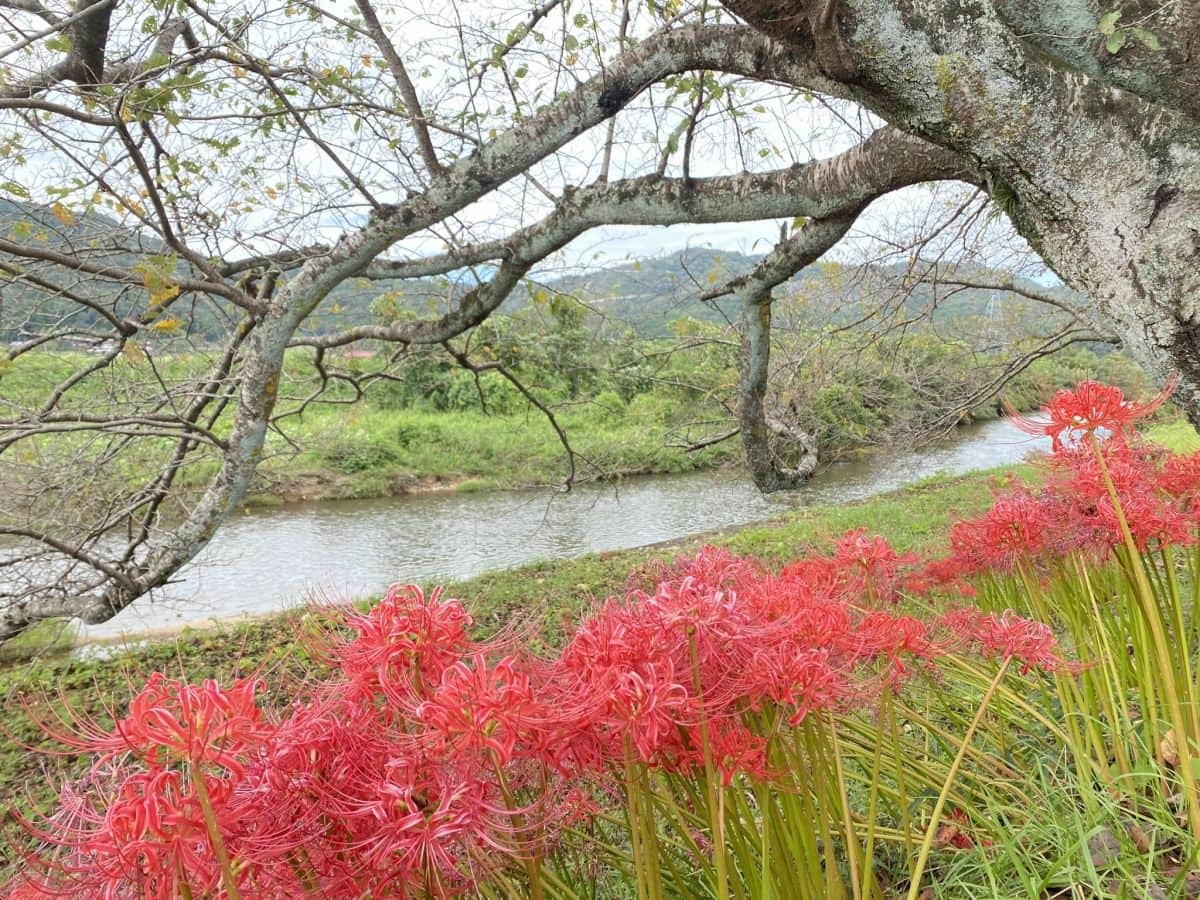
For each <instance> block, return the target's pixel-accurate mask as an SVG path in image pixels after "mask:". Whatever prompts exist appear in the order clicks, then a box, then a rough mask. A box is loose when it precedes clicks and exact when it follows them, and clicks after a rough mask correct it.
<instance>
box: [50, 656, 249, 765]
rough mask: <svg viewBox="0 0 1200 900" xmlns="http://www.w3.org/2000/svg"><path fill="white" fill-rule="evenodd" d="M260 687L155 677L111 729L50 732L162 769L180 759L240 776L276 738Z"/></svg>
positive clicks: (81, 746)
mask: <svg viewBox="0 0 1200 900" xmlns="http://www.w3.org/2000/svg"><path fill="white" fill-rule="evenodd" d="M260 687H261V681H260V680H259V679H257V678H242V679H238V680H237V681H235V682H233V684H231V685H230V686H229V687H227V688H222V687H220V686H219V685H218V684H217V683H216V682H215V681H212V680H207V681H204V682H203V683H201V684H199V685H193V684H188V683H186V682H184V681H181V680H179V679H174V678H167V677H166V676H164V675H162V674H161V673H159V672H155V673H154V674H152V675H151V676H150V679H149V680H148V681H147V682H146V685H145V686H144V687H143V688H142V689H141V690H140V691H138V693H137V694H135V695H134V697H133V699H131V700H130V701H129V712H128V714H127V715H125V716H123V717H121V718H119V719H118V720H117V722H116V724H115V725H114V726H113V728H112V729H111V730H110V729H104V728H101V727H100V726H99V725H97V724H96V723H95V722H94V721H90V720H88V721H81V722H78V723H71V722H66V723H65V727H63V728H61V729H58V728H53V729H52V728H50V727H48V726H44V727H45V729H46V730H47V732H48V733H50V735H51V736H52V737H54V738H55V739H56V740H58V741H60V742H61V743H63V744H65V745H67V746H68V747H72V748H74V749H76V750H80V751H84V752H88V753H97V754H102V755H103V756H104V757H105V758H107V757H112V756H116V755H119V754H123V753H133V754H135V755H137V756H139V757H141V758H142V759H143V760H144V761H145V762H147V763H148V764H150V765H152V766H161V765H169V764H170V762H171V757H174V758H177V759H182V760H186V761H188V762H191V763H196V764H199V763H205V764H211V765H217V766H222V767H225V768H227V769H230V770H232V771H235V772H236V773H238V774H240V771H241V765H242V763H241V759H242V757H243V756H244V755H245V754H246V753H247V752H248V751H249V750H250V749H252V748H253V747H255V746H257V745H258V744H260V743H261V742H262V741H263V739H264V738H265V737H266V736H267V735H268V734H269V733H270V726H268V725H267V724H266V723H265V722H264V721H263V718H262V711H261V710H260V709H259V707H258V704H257V701H256V699H255V694H256V693H257V692H258V690H259V688H260Z"/></svg>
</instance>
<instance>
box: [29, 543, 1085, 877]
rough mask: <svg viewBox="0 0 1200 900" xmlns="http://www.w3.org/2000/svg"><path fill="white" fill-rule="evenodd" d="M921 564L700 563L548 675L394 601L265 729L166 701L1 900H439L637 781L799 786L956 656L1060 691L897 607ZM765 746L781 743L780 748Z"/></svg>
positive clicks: (1010, 644)
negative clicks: (825, 732) (851, 732)
mask: <svg viewBox="0 0 1200 900" xmlns="http://www.w3.org/2000/svg"><path fill="white" fill-rule="evenodd" d="M916 565H917V562H916V560H915V559H912V558H908V557H901V556H899V555H897V554H896V553H895V552H894V551H892V550H891V548H890V547H888V545H887V544H886V542H884V541H882V540H881V539H868V538H867V537H866V536H865V535H864V534H863V533H862V532H851V533H850V534H848V535H847V536H846V537H845V538H844V539H843V541H842V542H841V543H840V544H839V545H838V547H837V549H836V552H835V553H834V554H833V555H832V556H830V557H826V558H818V559H810V560H805V561H803V562H799V563H796V564H794V565H792V566H790V567H788V568H785V569H784V570H782V571H780V572H771V571H769V570H768V569H767V568H766V567H764V566H763V565H761V564H759V563H758V562H756V561H755V560H753V559H747V558H742V557H737V556H733V555H731V554H729V553H726V552H724V551H721V550H717V549H713V548H706V549H704V550H702V551H701V552H700V553H699V554H698V555H696V556H695V557H693V558H688V559H684V560H682V561H680V562H678V563H677V564H676V565H675V566H674V567H672V568H670V569H665V570H663V571H662V572H660V577H659V579H658V581H657V583H656V584H655V585H654V586H653V587H652V589H647V590H634V591H632V592H631V593H630V594H629V595H628V596H627V597H625V598H624V599H623V600H621V601H617V600H610V601H608V602H606V603H604V604H603V605H601V606H599V607H598V608H597V609H596V610H595V611H594V612H593V614H592V615H591V616H590V617H589V618H587V619H586V620H585V621H584V622H583V623H582V624H581V625H579V627H578V628H577V629H576V630H575V632H574V633H573V634H572V635H571V636H570V639H569V641H568V642H567V644H566V646H565V647H564V648H563V649H562V651H561V652H560V653H558V654H557V655H556V656H553V657H552V658H545V657H538V656H535V655H534V654H532V653H530V652H528V651H526V650H523V649H521V646H520V642H518V641H516V640H514V639H512V638H511V637H510V638H504V639H496V640H492V641H486V642H480V641H475V640H473V639H472V638H471V637H470V626H471V620H470V618H469V617H468V616H467V614H466V612H465V611H464V609H463V607H462V605H461V604H460V603H459V602H458V601H456V600H446V599H443V598H442V597H441V596H440V595H439V594H438V593H437V592H436V591H435V592H433V593H431V594H429V595H425V594H423V593H422V592H421V591H420V590H418V589H417V588H415V587H411V586H409V587H397V588H394V589H393V590H392V591H391V592H389V594H388V595H387V597H386V598H385V599H384V600H383V601H382V602H381V603H380V604H378V605H377V606H376V607H374V608H373V609H372V610H371V611H370V612H367V613H356V612H355V613H345V614H342V617H341V620H340V622H339V626H340V627H339V628H337V629H334V630H332V631H331V633H330V634H331V636H330V637H328V638H327V639H326V640H325V641H324V643H323V647H322V649H323V651H324V653H325V654H326V657H327V659H328V661H329V662H331V663H332V669H333V671H334V672H335V673H336V674H335V675H334V676H332V677H329V678H327V679H325V680H323V681H321V682H320V683H318V684H316V685H314V686H310V691H309V694H308V699H306V700H305V701H304V702H298V703H296V704H295V705H294V706H292V707H291V708H288V709H285V710H277V711H274V712H273V713H272V714H268V713H267V712H266V711H263V710H262V709H260V705H259V704H258V703H257V702H256V696H257V694H256V691H257V687H258V685H257V683H256V681H254V680H244V681H238V682H235V683H234V684H232V685H229V686H228V687H226V688H220V687H218V686H217V685H215V684H213V683H211V682H205V683H204V684H202V685H198V686H197V685H190V684H186V683H184V682H181V681H176V680H171V679H167V678H164V677H162V676H160V675H156V676H154V677H153V678H152V679H151V680H150V682H149V683H148V684H147V685H146V686H145V688H144V689H143V690H142V691H141V692H140V693H139V694H138V695H137V696H136V697H135V698H134V699H133V701H132V702H131V704H130V710H129V714H128V715H127V716H125V717H124V718H122V719H121V720H120V721H119V722H117V724H116V726H115V727H114V728H112V729H111V730H103V729H99V728H97V727H95V726H94V725H91V726H87V727H79V728H77V729H75V731H74V733H72V734H69V735H62V737H63V738H64V739H65V740H67V741H68V743H71V744H72V745H73V746H74V747H76V748H77V749H79V750H83V751H87V752H90V753H94V754H97V755H96V758H95V764H94V765H93V767H92V769H91V771H90V773H89V775H88V777H87V778H86V779H84V780H83V782H81V783H78V784H75V785H72V786H70V787H69V788H67V789H66V790H64V792H63V795H62V802H61V807H60V809H59V811H58V813H57V814H56V815H54V816H53V817H52V819H51V820H50V821H49V822H48V823H46V824H44V825H42V826H40V827H35V826H33V825H32V824H30V825H28V826H27V827H29V828H30V829H33V831H34V834H35V836H36V837H37V838H38V839H39V840H40V841H42V842H43V848H44V849H43V851H42V852H40V853H37V854H33V855H31V856H30V857H29V859H28V866H27V870H26V872H25V873H24V874H23V875H22V876H21V877H20V879H19V880H18V881H16V882H14V883H13V884H12V885H10V886H9V888H8V896H11V897H33V896H51V895H54V896H61V895H64V894H65V895H70V896H89V897H91V896H95V897H135V896H136V897H154V898H157V897H163V898H165V897H178V896H186V895H188V894H190V895H191V896H197V897H198V896H221V897H228V896H241V897H264V898H265V897H272V898H273V897H303V896H321V897H362V896H406V895H418V896H450V895H455V894H464V893H469V892H470V891H471V888H472V886H473V885H477V884H479V883H481V882H482V881H484V880H486V879H487V878H488V876H489V875H490V874H493V873H495V872H496V871H497V870H500V869H507V870H511V871H522V870H527V869H528V867H529V866H531V865H533V866H536V865H539V864H540V862H541V861H542V860H544V859H545V858H546V857H547V856H549V855H552V854H553V853H554V851H555V849H556V847H557V846H558V843H559V842H560V841H561V840H562V837H563V835H564V833H565V831H566V829H568V828H569V827H571V826H573V825H575V824H577V823H579V821H580V820H582V819H587V818H588V817H590V816H592V815H593V814H594V813H596V812H597V811H599V810H601V809H602V808H605V807H608V808H611V807H612V806H613V803H614V801H613V798H614V797H619V796H620V794H621V790H622V787H621V785H622V783H623V780H624V779H625V778H626V777H627V775H628V773H629V771H630V767H641V768H643V769H646V770H658V771H663V772H669V773H674V774H675V775H676V776H680V777H687V776H688V775H689V773H696V774H697V775H698V776H702V775H703V772H704V769H705V766H706V765H707V766H711V767H712V768H713V769H714V770H715V771H716V772H717V773H718V774H719V776H720V777H721V778H723V779H724V780H725V782H726V783H729V782H732V781H733V780H734V779H735V778H738V777H746V778H750V779H759V780H767V781H770V780H773V779H777V778H785V777H786V775H787V773H784V772H778V771H772V769H771V766H770V764H769V763H768V759H769V754H768V752H767V746H768V742H769V741H770V740H771V738H772V735H777V734H778V732H779V731H780V730H781V729H786V728H787V727H789V725H795V724H797V723H799V722H800V721H801V720H803V719H804V718H805V717H806V716H811V715H814V714H819V713H823V712H824V711H833V712H840V711H845V710H847V709H848V708H851V707H857V706H861V705H862V704H863V703H864V702H867V701H869V700H870V699H871V698H872V697H873V696H875V695H876V694H877V693H878V692H879V690H880V689H881V687H882V686H883V685H884V684H888V685H891V686H892V687H893V688H897V689H898V688H900V687H902V686H903V684H904V682H905V681H906V679H908V678H910V677H911V676H912V675H913V673H914V672H918V671H920V670H921V669H923V668H928V667H932V666H934V665H936V661H937V659H938V657H939V656H941V655H942V654H944V653H946V652H950V651H955V652H960V651H962V650H963V649H964V648H969V649H972V650H979V651H982V652H984V653H989V654H993V653H994V654H1002V655H1005V656H1012V657H1016V658H1017V659H1019V660H1020V661H1021V663H1022V664H1023V665H1026V666H1041V667H1046V668H1055V667H1057V666H1058V665H1060V664H1061V663H1060V660H1059V658H1058V656H1057V654H1056V652H1055V646H1054V641H1053V637H1052V636H1050V634H1049V631H1048V630H1047V629H1045V627H1044V626H1041V625H1039V624H1038V623H1035V622H1029V621H1027V620H1024V619H1019V618H1017V617H1015V616H1004V617H1000V618H995V617H988V616H986V615H984V614H983V613H979V612H977V611H976V612H974V613H971V612H969V611H963V610H959V611H956V612H955V613H953V614H951V615H947V616H945V617H943V618H940V619H936V620H933V621H929V622H926V621H922V620H919V619H916V618H914V617H911V616H905V615H900V614H898V613H897V612H896V611H895V610H894V609H893V608H892V606H891V604H892V603H893V602H894V601H895V599H896V597H897V593H898V591H899V590H901V588H902V587H903V585H904V584H905V583H906V581H907V579H909V577H910V575H911V573H912V571H913V570H914V569H915V567H916ZM763 722H770V723H772V724H771V725H770V727H769V728H767V727H764V726H763V724H762V723H763Z"/></svg>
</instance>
